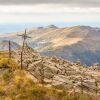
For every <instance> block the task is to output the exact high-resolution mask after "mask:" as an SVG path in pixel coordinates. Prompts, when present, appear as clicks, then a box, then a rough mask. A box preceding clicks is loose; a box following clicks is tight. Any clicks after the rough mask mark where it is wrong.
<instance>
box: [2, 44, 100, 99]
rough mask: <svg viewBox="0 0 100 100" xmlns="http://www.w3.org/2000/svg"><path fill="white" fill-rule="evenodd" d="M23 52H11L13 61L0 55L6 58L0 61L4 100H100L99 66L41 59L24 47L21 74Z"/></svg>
mask: <svg viewBox="0 0 100 100" xmlns="http://www.w3.org/2000/svg"><path fill="white" fill-rule="evenodd" d="M20 51H21V49H17V50H16V51H15V52H12V57H13V58H12V59H8V58H7V56H6V55H7V53H6V54H5V53H3V52H2V53H1V54H0V56H2V55H4V54H5V56H3V57H2V58H1V59H0V81H1V82H0V99H1V100H5V99H8V100H9V99H15V100H20V98H21V99H22V100H23V99H24V100H42V99H43V100H48V99H49V100H69V99H70V100H99V98H100V97H99V95H100V81H99V80H100V68H99V66H97V65H94V66H92V67H90V68H89V67H86V66H83V65H82V64H81V63H80V61H77V62H76V63H72V62H70V61H67V60H64V59H61V58H57V57H46V56H41V55H40V54H39V53H38V52H36V51H35V50H33V49H32V48H31V47H29V46H28V45H25V47H24V55H23V70H20ZM76 98H77V99H76Z"/></svg>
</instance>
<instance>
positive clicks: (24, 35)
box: [19, 29, 30, 69]
mask: <svg viewBox="0 0 100 100" xmlns="http://www.w3.org/2000/svg"><path fill="white" fill-rule="evenodd" d="M26 33H27V32H26V29H25V33H24V34H22V35H19V36H21V37H22V38H23V44H22V50H21V69H23V51H24V45H25V41H26V39H27V38H30V37H28V36H27V34H26Z"/></svg>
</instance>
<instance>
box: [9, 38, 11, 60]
mask: <svg viewBox="0 0 100 100" xmlns="http://www.w3.org/2000/svg"><path fill="white" fill-rule="evenodd" d="M9 59H11V42H10V40H9Z"/></svg>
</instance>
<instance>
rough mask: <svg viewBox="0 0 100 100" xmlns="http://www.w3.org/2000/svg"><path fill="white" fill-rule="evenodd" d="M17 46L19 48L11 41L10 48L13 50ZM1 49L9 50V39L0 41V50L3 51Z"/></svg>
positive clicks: (18, 46)
mask: <svg viewBox="0 0 100 100" xmlns="http://www.w3.org/2000/svg"><path fill="white" fill-rule="evenodd" d="M18 48H20V45H18V44H17V43H15V42H12V41H11V49H12V50H15V49H18ZM3 50H9V41H7V40H3V41H0V51H3Z"/></svg>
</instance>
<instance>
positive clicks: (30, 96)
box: [0, 57, 100, 100]
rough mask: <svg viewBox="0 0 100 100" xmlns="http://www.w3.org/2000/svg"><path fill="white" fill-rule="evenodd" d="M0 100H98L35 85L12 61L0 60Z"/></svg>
mask: <svg viewBox="0 0 100 100" xmlns="http://www.w3.org/2000/svg"><path fill="white" fill-rule="evenodd" d="M0 100H100V99H99V97H97V96H95V95H94V96H91V95H88V94H85V93H83V94H81V93H77V92H73V91H72V92H69V91H67V90H59V89H55V88H47V87H45V86H43V85H41V84H36V83H34V81H33V80H32V79H31V78H30V77H29V75H28V74H27V71H25V70H24V69H23V70H20V67H19V66H18V64H17V63H16V61H15V60H14V59H8V58H3V57H2V58H0Z"/></svg>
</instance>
